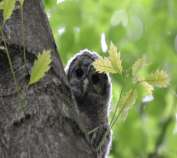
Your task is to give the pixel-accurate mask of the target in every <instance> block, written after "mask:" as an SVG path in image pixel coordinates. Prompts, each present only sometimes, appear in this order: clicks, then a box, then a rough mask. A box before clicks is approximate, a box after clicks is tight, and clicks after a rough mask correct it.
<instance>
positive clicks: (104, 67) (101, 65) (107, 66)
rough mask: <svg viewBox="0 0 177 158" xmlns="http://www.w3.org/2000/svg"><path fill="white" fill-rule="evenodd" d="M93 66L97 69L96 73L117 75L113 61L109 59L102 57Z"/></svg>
mask: <svg viewBox="0 0 177 158" xmlns="http://www.w3.org/2000/svg"><path fill="white" fill-rule="evenodd" d="M93 66H94V68H95V69H96V71H98V72H100V73H102V72H105V73H117V72H116V71H115V69H114V68H113V66H112V64H111V61H110V60H109V58H106V57H105V58H102V57H100V58H99V59H97V60H96V61H94V62H93Z"/></svg>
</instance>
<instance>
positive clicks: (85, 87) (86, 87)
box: [83, 78, 89, 94]
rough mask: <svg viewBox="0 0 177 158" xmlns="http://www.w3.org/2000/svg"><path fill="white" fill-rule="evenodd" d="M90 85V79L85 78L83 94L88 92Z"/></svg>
mask: <svg viewBox="0 0 177 158" xmlns="http://www.w3.org/2000/svg"><path fill="white" fill-rule="evenodd" d="M88 84H89V81H88V79H87V78H85V79H84V80H83V85H84V86H83V94H85V92H86V91H87V89H88Z"/></svg>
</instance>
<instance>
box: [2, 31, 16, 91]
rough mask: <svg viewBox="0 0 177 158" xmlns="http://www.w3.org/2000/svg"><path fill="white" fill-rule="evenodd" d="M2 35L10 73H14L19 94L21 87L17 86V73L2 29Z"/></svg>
mask: <svg viewBox="0 0 177 158" xmlns="http://www.w3.org/2000/svg"><path fill="white" fill-rule="evenodd" d="M1 35H2V41H3V43H4V45H5V52H6V55H7V59H8V62H9V66H10V71H11V73H12V77H13V80H14V82H15V86H16V90H17V92H18V90H19V86H18V84H17V79H16V76H15V71H14V69H13V65H12V60H11V57H10V53H9V50H8V48H7V44H6V41H5V38H4V33H3V29H1Z"/></svg>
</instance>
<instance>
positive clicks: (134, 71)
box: [132, 57, 146, 76]
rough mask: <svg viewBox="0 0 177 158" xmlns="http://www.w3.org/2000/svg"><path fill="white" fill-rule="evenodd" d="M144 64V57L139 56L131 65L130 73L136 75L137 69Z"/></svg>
mask: <svg viewBox="0 0 177 158" xmlns="http://www.w3.org/2000/svg"><path fill="white" fill-rule="evenodd" d="M145 65H146V59H145V57H142V58H139V59H138V60H137V61H135V63H134V64H133V66H132V75H133V76H135V75H137V73H138V71H139V70H140V69H142V68H143V67H144V66H145Z"/></svg>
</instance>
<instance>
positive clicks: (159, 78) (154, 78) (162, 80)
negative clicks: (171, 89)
mask: <svg viewBox="0 0 177 158" xmlns="http://www.w3.org/2000/svg"><path fill="white" fill-rule="evenodd" d="M169 80H170V79H169V76H168V74H167V73H166V72H165V71H163V70H157V71H155V72H154V73H152V74H151V75H150V76H149V77H148V78H147V79H146V81H147V82H148V83H149V84H151V85H153V86H156V87H167V86H168V85H169Z"/></svg>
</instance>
